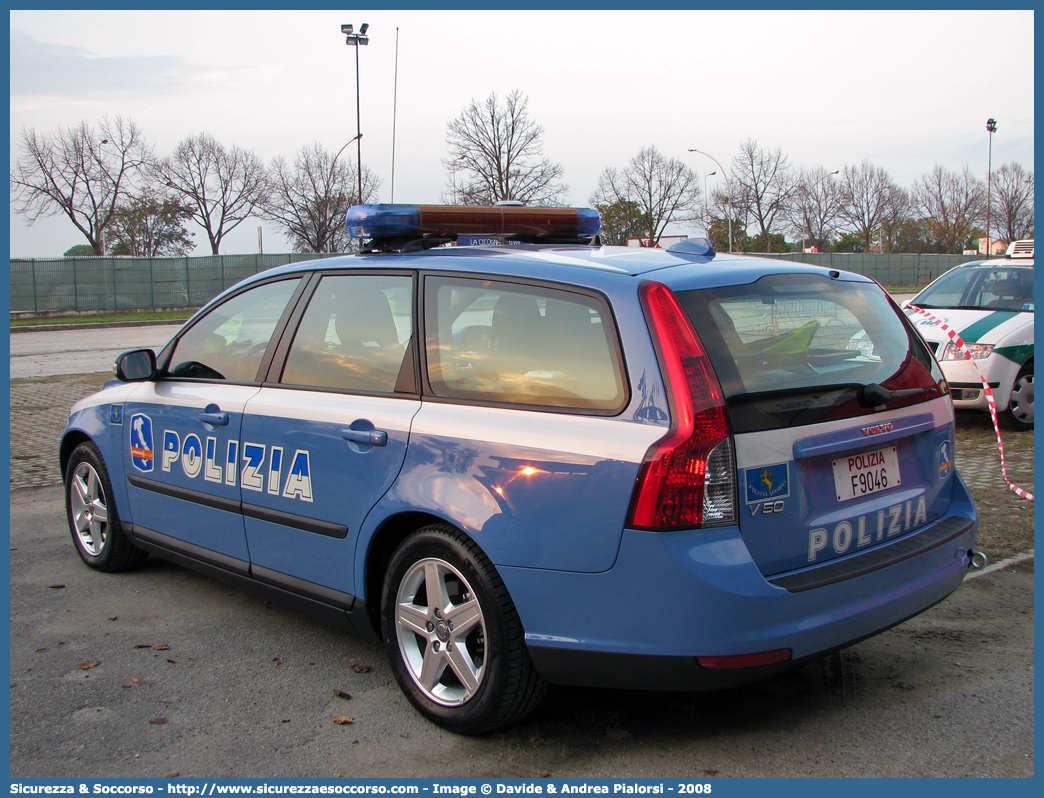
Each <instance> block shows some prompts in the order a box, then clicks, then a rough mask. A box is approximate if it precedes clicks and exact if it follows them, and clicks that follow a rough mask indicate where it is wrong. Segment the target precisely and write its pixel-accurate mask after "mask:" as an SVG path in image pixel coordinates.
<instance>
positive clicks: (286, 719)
mask: <svg viewBox="0 0 1044 798" xmlns="http://www.w3.org/2000/svg"><path fill="white" fill-rule="evenodd" d="M279 722H280V723H289V722H290V718H283V719H282V720H281V721H279Z"/></svg>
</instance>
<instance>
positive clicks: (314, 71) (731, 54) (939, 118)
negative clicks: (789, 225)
mask: <svg viewBox="0 0 1044 798" xmlns="http://www.w3.org/2000/svg"><path fill="white" fill-rule="evenodd" d="M10 22H11V159H12V163H13V162H14V159H15V158H16V157H17V152H18V150H17V142H18V137H19V136H20V134H21V131H22V130H23V128H25V129H29V128H35V129H36V131H37V132H38V133H44V132H50V131H53V130H54V129H56V128H57V127H58V126H68V125H74V124H77V123H78V122H80V121H81V120H86V121H87V122H89V123H91V124H96V123H97V122H98V121H100V120H101V119H102V117H104V116H106V115H109V116H114V115H116V114H121V115H123V116H124V117H125V118H129V119H133V120H134V121H136V122H137V123H138V125H139V126H140V127H141V128H142V130H143V132H144V133H145V136H146V137H147V139H148V140H149V141H150V142H151V143H152V144H154V145H155V147H156V150H157V152H158V153H160V154H167V153H169V152H170V151H171V150H172V149H173V148H174V147H175V145H177V143H178V142H179V141H180V140H182V139H183V138H184V137H186V136H189V135H193V134H196V133H199V132H203V131H205V132H207V133H210V134H212V135H213V136H215V137H216V138H217V139H218V140H219V141H221V142H222V143H223V144H225V145H229V146H230V145H232V144H237V145H239V146H241V147H244V148H247V149H251V150H253V151H254V152H256V153H257V154H258V155H260V156H261V157H262V158H264V159H265V161H266V162H268V161H270V160H271V159H272V158H274V157H276V156H283V157H285V158H286V159H287V160H288V161H292V160H293V157H294V155H295V153H296V152H297V151H298V150H299V149H300V148H301V147H302V146H304V145H307V144H311V143H313V142H319V143H321V144H322V145H324V146H325V147H326V148H327V149H328V150H330V151H333V152H336V151H337V150H338V149H340V147H341V145H343V144H344V143H345V142H346V141H348V139H350V138H351V137H352V136H354V135H355V129H356V119H355V53H354V50H353V48H350V47H347V46H346V45H345V42H344V37H343V36H342V35H341V33H340V25H341V23H344V22H351V23H354V24H355V25H356V27H357V28H358V26H359V25H360V24H361V23H363V22H368V23H369V24H370V31H369V34H370V44H369V46H368V47H366V48H364V49H362V50H361V51H360V53H359V55H360V71H361V75H360V83H361V91H362V98H361V118H362V125H361V127H362V131H363V140H362V158H363V163H364V164H366V165H368V166H369V167H370V168H371V169H373V170H375V171H376V173H377V174H378V176H379V177H380V178H381V180H382V181H383V186H382V190H381V199H382V201H385V202H387V201H389V199H390V198H391V189H392V184H391V174H392V132H393V110H394V105H393V94H394V92H393V88H394V76H395V39H396V28H398V31H399V55H398V102H397V123H396V125H395V186H394V188H395V200H396V201H397V202H418V203H432V202H439V201H440V194H441V192H442V191H443V189H444V188H445V182H446V170H445V168H444V167H443V165H442V159H443V158H445V157H446V153H447V146H446V124H447V122H449V121H450V120H451V119H453V118H454V117H456V116H457V115H458V114H459V113H460V112H461V110H462V109H463V108H464V107H465V106H466V105H467V104H468V103H469V102H470V100H471V99H473V98H474V99H476V100H481V99H483V98H485V97H486V96H488V95H489V94H490V93H491V92H497V93H498V94H500V95H506V94H507V93H509V92H510V91H512V90H514V89H518V90H520V91H521V92H522V93H523V94H524V95H526V96H528V98H529V110H530V114H531V116H532V117H533V118H534V119H535V120H536V121H537V122H538V123H539V124H540V125H542V126H543V128H544V136H543V142H544V154H545V155H546V156H547V157H549V158H551V159H552V160H554V161H557V162H559V163H561V165H562V167H563V169H564V179H565V181H566V182H567V183H568V185H569V187H570V191H569V194H568V196H567V200H568V201H569V202H570V203H571V204H574V205H580V206H582V205H587V204H588V198H589V197H590V195H591V193H592V191H593V190H594V189H595V186H596V183H597V179H598V174H599V172H600V171H601V170H602V169H603V168H604V167H606V166H615V167H623V166H625V165H626V164H627V161H628V160H629V159H630V158H631V157H632V156H633V155H635V154H636V153H637V152H638V150H639V149H641V148H642V147H643V146H647V145H650V144H651V145H655V146H656V147H658V148H659V149H660V151H661V152H663V153H665V154H667V155H671V156H675V157H679V158H682V159H684V160H685V161H686V163H688V164H689V165H690V166H692V168H693V169H695V170H696V171H697V173H699V175H700V176H701V177H703V176H704V175H707V174H708V173H710V172H712V171H718V168H717V166H716V165H715V164H714V163H713V161H711V160H709V159H708V158H705V157H703V156H701V155H697V154H695V153H689V152H687V151H686V149H687V148H689V147H694V148H698V149H700V150H704V151H706V152H708V153H710V154H711V155H713V156H714V157H715V158H717V159H718V160H719V161H721V163H722V164H723V165H725V167H726V168H727V167H728V165H729V162H730V161H731V160H732V158H733V157H734V156H735V155H736V153H737V150H738V146H739V144H740V142H741V141H744V140H746V139H748V138H754V139H756V140H757V142H758V143H759V144H760V145H762V146H763V147H765V148H768V149H775V148H777V147H778V148H781V149H782V150H783V152H784V153H786V154H787V155H788V156H789V159H790V163H791V165H792V166H794V167H798V166H801V165H804V166H808V167H817V166H821V167H823V168H825V169H826V170H828V171H832V170H834V169H840V168H842V167H844V166H845V165H848V164H858V163H859V162H860V161H862V160H863V159H864V158H869V159H870V160H871V161H872V162H873V163H874V164H875V165H878V166H882V167H884V168H885V169H887V170H888V171H889V172H890V173H891V175H892V177H893V178H894V179H895V180H896V181H897V182H898V183H899V184H900V185H903V186H907V187H909V186H910V185H912V183H913V182H914V181H915V180H917V179H918V178H919V177H920V176H921V175H923V174H925V173H927V172H928V171H930V170H931V169H932V168H933V167H934V166H935V165H936V164H939V165H941V166H943V167H944V168H946V169H950V170H957V171H959V170H962V169H963V168H964V167H965V166H968V167H969V168H970V169H971V170H972V172H973V173H975V174H976V175H977V176H979V177H980V178H982V179H985V176H986V163H987V133H986V129H985V123H986V119H987V117H994V118H996V119H997V126H998V129H997V133H996V134H994V137H993V164H994V168H996V167H998V166H999V165H1001V164H1004V163H1010V162H1012V161H1017V162H1019V163H1021V164H1022V165H1023V166H1024V167H1026V168H1027V169H1029V170H1032V169H1033V98H1034V83H1033V71H1034V57H1033V47H1034V40H1033V12H1032V11H989V12H986V11H912V12H910V11H888V12H885V11H848V12H827V11H809V12H792V11H781V12H775V11H764V10H762V11H754V12H743V11H731V12H730V11H664V12H658V11H641V12H629V11H575V12H574V11H567V12H554V11H516V12H477V11H352V12H343V11H317V12H301V11H298V12H279V11H12V12H10ZM987 40H988V42H989V46H988V47H987V46H984V41H987ZM354 150H355V147H354V145H353V146H352V148H351V151H352V152H354ZM342 157H344V156H342ZM716 180H720V175H718V176H714V177H710V178H709V186H710V187H711V188H712V189H713V188H714V183H715V181H716ZM259 224H260V222H258V221H256V220H253V219H251V220H247V221H246V222H244V223H243V224H242V225H241V226H240V227H239V228H237V230H236V231H235V232H233V233H232V234H231V235H229V236H228V237H226V239H225V241H224V242H223V245H222V253H223V254H225V253H239V252H256V251H257V228H258V225H259ZM190 229H193V230H196V231H197V235H196V240H197V241H201V242H205V241H206V236H205V234H204V233H203V232H202V231H201V230H199V228H196V227H195V226H192V227H191V228H190ZM688 232H693V231H688ZM10 243H11V255H12V256H22V257H24V256H36V257H54V256H60V255H61V254H62V252H64V251H65V250H66V249H68V248H69V247H70V246H72V245H74V244H81V243H86V241H85V239H84V238H83V237H82V235H80V233H79V232H78V231H77V230H76V229H75V228H74V227H73V226H72V223H71V222H69V221H68V220H67V219H65V218H64V217H56V218H54V219H48V220H42V221H40V222H37V224H36V225H35V226H34V227H27V226H26V224H25V220H24V219H23V218H22V217H19V216H16V215H14V213H13V212H12V216H11V238H10ZM264 247H265V251H266V252H285V251H288V249H289V247H288V244H287V242H286V240H285V239H284V237H283V236H282V234H280V233H279V232H278V231H276V230H274V229H269V228H267V227H266V228H265V232H264ZM197 254H208V253H207V251H206V250H204V249H202V248H197Z"/></svg>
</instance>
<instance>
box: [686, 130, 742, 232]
mask: <svg viewBox="0 0 1044 798" xmlns="http://www.w3.org/2000/svg"><path fill="white" fill-rule="evenodd" d="M686 149H688V150H689V152H698V153H699V154H700V155H706V156H707V157H708V158H710V159H711V160H712V161H714V163H716V164H717V165H718V168H719V169H721V176H722V177H724V178H725V190H726V191H727V192H728V193H729V252H730V253H731V252H732V216H733V213H732V181H730V180H729V173H728V172H726V171H725V169H724V168H723V167H722V165H721V164H720V163H718V159H717V158H715V157H714V156H713V155H711V154H710V153H707V152H704V151H703V150H697V149H696V148H695V147H687V148H686Z"/></svg>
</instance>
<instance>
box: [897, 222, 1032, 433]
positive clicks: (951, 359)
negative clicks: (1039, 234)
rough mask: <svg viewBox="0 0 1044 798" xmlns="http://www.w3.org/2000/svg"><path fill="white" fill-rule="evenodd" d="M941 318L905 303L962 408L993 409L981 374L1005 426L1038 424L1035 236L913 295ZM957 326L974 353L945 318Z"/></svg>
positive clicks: (1024, 427) (915, 302)
mask: <svg viewBox="0 0 1044 798" xmlns="http://www.w3.org/2000/svg"><path fill="white" fill-rule="evenodd" d="M908 304H909V305H915V306H917V307H919V308H923V309H924V310H926V311H928V312H929V313H931V314H932V315H933V316H935V317H936V318H934V319H933V318H928V317H926V316H923V315H921V314H918V313H916V312H914V311H913V310H909V309H908V310H907V313H908V314H909V315H910V316H911V321H912V322H913V323H914V325H915V326H916V328H917V331H918V332H920V333H921V335H923V336H924V338H925V340H927V341H928V344H929V346H930V347H931V348H932V351H933V352H934V353H935V356H936V358H937V359H938V360H939V363H940V364H941V365H942V369H943V373H944V374H945V375H946V380H947V382H948V383H949V385H950V395H951V396H952V397H953V406H954V407H955V408H956V409H958V410H982V411H986V410H988V409H989V408H988V406H987V399H986V393H985V391H984V390H983V386H982V380H981V379H980V377H979V373H980V372H981V374H982V377H983V378H984V379H985V380H986V382H987V383H988V384H989V386H990V389H991V390H992V392H993V396H994V399H995V400H996V402H997V412H998V414H999V415H1000V418H1001V420H1002V421H1004V422H1005V424H1006V426H1008V427H1009V428H1011V429H1016V430H1028V429H1033V241H1032V240H1027V241H1013V242H1012V243H1011V244H1010V245H1009V246H1008V250H1007V252H1006V253H1005V255H1004V257H1003V258H994V259H991V260H986V261H980V262H975V263H966V264H964V265H962V266H958V267H957V268H955V269H951V270H950V271H948V272H946V274H944V275H942V276H941V277H940V278H939V279H937V280H935V281H934V282H933V283H932V284H931V285H929V286H928V287H927V288H925V289H924V290H923V291H921V293H919V294H918V295H917V296H916V297H914V298H913V299H912V300H910V302H909V303H908ZM940 320H941V321H942V322H944V323H945V324H947V325H948V326H949V327H951V328H952V329H953V330H955V331H956V332H957V334H958V335H960V337H961V338H962V339H963V340H964V343H965V344H967V346H968V349H969V350H970V351H971V355H972V360H968V359H967V358H966V357H965V355H964V354H962V353H961V352H960V351H959V350H958V348H957V346H956V345H955V344H954V343H953V342H952V341H951V340H950V338H949V336H948V335H947V334H946V332H945V331H943V329H942V327H941V325H940V323H939V321H940Z"/></svg>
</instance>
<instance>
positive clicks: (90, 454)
mask: <svg viewBox="0 0 1044 798" xmlns="http://www.w3.org/2000/svg"><path fill="white" fill-rule="evenodd" d="M65 511H66V516H67V518H68V520H69V530H70V532H72V538H73V543H74V544H76V551H77V553H78V554H79V555H80V559H82V560H83V561H84V562H85V563H87V565H89V566H90V567H91V568H94V569H95V570H97V571H106V572H110V573H111V572H114V571H125V570H127V569H129V568H134V567H136V566H138V565H141V564H142V563H143V562H145V560H146V559H147V558H148V556H149V555H148V552H145V551H142V550H141V549H139V548H138V547H137V546H135V545H134V544H133V543H131V541H130V540H129V539H128V538H127V536H126V535H125V534H124V533H123V527H122V526H121V524H120V517H119V513H118V512H117V511H116V504H115V503H114V502H113V501H112V483H111V482H110V481H109V472H108V471H107V470H106V468H105V462H104V461H103V460H102V456H101V452H99V451H98V447H97V446H95V445H94V444H93V443H91V442H89V441H87V442H84V443H81V444H80V445H79V446H77V447H76V448H75V449H74V450H73V453H72V456H71V457H70V458H69V464H68V465H67V466H66V469H65Z"/></svg>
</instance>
